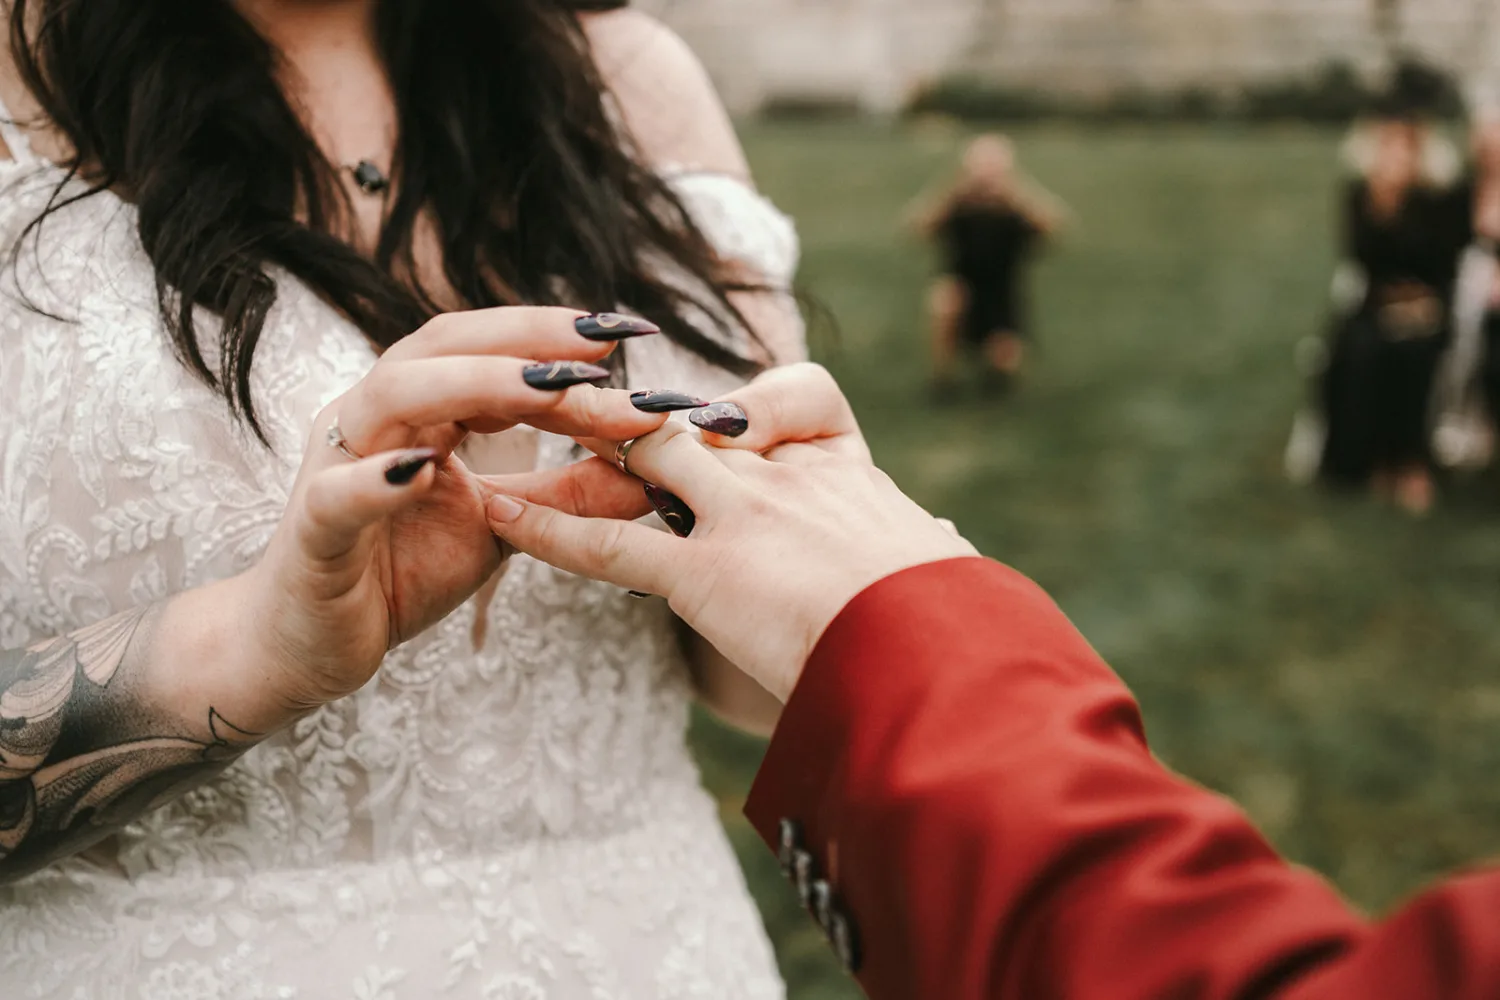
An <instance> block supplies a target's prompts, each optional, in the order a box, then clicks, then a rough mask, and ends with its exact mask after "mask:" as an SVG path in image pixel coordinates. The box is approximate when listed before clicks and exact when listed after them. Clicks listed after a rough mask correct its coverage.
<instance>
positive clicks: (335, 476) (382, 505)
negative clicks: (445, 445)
mask: <svg viewBox="0 0 1500 1000" xmlns="http://www.w3.org/2000/svg"><path fill="white" fill-rule="evenodd" d="M437 454H438V453H437V452H436V451H434V450H433V449H431V448H413V449H408V450H406V451H391V452H385V453H384V454H380V455H371V456H370V457H369V458H362V459H360V460H359V461H357V462H345V463H342V464H339V465H334V466H330V467H329V468H326V469H323V470H320V471H319V472H318V473H316V474H315V475H314V476H313V478H312V479H311V480H309V481H308V484H307V488H306V489H305V490H304V491H303V493H302V501H301V503H300V504H299V505H298V509H297V513H296V515H295V516H296V519H297V520H296V529H295V536H296V539H297V542H298V546H299V548H300V549H301V550H302V552H303V553H304V554H305V555H306V556H308V557H309V558H310V559H313V560H316V561H322V562H329V561H332V560H335V559H339V558H342V557H343V556H346V555H348V554H349V553H350V552H351V551H353V550H354V548H355V546H357V545H358V544H359V542H360V539H361V538H362V537H363V535H364V531H365V529H366V528H368V527H370V525H372V524H375V523H376V522H377V521H380V520H382V519H383V518H386V517H389V516H390V515H392V514H394V513H396V511H398V510H400V509H402V508H403V507H406V506H408V505H410V504H411V503H413V502H415V501H416V499H417V498H418V497H420V496H421V495H422V494H423V493H425V492H426V491H427V489H428V488H429V487H430V486H431V485H432V484H433V482H434V481H435V480H436V478H437V475H436V473H435V472H434V471H432V468H433V466H434V465H435V464H436V459H437Z"/></svg>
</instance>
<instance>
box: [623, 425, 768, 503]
mask: <svg viewBox="0 0 1500 1000" xmlns="http://www.w3.org/2000/svg"><path fill="white" fill-rule="evenodd" d="M625 468H626V471H627V472H629V473H630V474H631V475H632V476H635V477H636V478H638V479H644V480H645V481H646V482H648V483H653V484H655V485H657V486H660V487H663V488H664V489H667V490H670V491H671V492H672V493H675V494H676V495H677V496H678V497H680V498H681V499H682V500H683V501H685V502H686V503H687V505H688V506H689V507H691V508H692V509H693V511H694V513H697V514H700V515H703V514H705V513H706V512H707V511H709V510H711V509H713V508H715V507H717V506H720V505H722V504H724V503H725V502H727V498H729V497H731V496H733V495H735V494H736V493H738V492H739V491H740V490H742V489H743V488H744V486H743V484H742V483H741V482H740V478H739V476H737V475H735V474H734V473H733V472H731V471H730V470H729V469H728V468H727V467H725V465H724V463H723V462H720V461H719V460H718V459H717V458H715V457H714V455H713V452H712V451H711V450H710V449H708V448H705V447H704V446H703V443H702V442H701V441H699V440H698V437H697V435H695V434H691V433H689V432H688V431H686V430H684V429H683V428H682V427H681V426H679V425H677V424H667V425H666V426H664V427H662V428H660V429H659V430H655V431H652V432H651V433H650V434H646V435H644V436H642V437H638V438H636V439H635V441H634V442H633V443H632V444H631V446H630V450H629V452H628V453H627V454H626V456H625Z"/></svg>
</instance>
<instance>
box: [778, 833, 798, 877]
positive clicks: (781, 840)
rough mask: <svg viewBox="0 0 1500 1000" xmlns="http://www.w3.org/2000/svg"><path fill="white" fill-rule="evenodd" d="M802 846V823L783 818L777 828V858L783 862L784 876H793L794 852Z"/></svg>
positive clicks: (782, 871) (782, 873)
mask: <svg viewBox="0 0 1500 1000" xmlns="http://www.w3.org/2000/svg"><path fill="white" fill-rule="evenodd" d="M801 846H802V824H800V823H798V822H797V821H796V820H794V819H783V820H782V821H781V823H780V825H779V827H778V830H777V845H776V860H777V861H780V862H781V875H782V877H783V878H791V877H792V853H793V852H794V851H796V850H797V848H799V847H801Z"/></svg>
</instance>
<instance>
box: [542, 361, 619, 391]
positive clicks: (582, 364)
mask: <svg viewBox="0 0 1500 1000" xmlns="http://www.w3.org/2000/svg"><path fill="white" fill-rule="evenodd" d="M521 377H522V378H524V379H525V380H526V384H527V385H529V386H531V387H532V388H533V389H567V388H569V387H571V386H575V385H583V384H584V383H585V382H596V383H597V382H607V381H609V369H608V368H600V367H599V366H598V365H591V364H589V363H588V362H586V361H543V362H540V363H538V364H534V365H527V366H526V370H525V371H523V372H522V373H521Z"/></svg>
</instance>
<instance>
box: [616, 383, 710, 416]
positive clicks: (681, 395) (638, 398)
mask: <svg viewBox="0 0 1500 1000" xmlns="http://www.w3.org/2000/svg"><path fill="white" fill-rule="evenodd" d="M630 405H631V406H633V407H635V408H636V409H637V410H640V411H641V412H642V413H672V412H674V411H676V410H695V409H697V408H698V407H700V406H707V405H708V400H706V399H699V398H698V397H697V396H689V395H688V394H687V393H685V392H678V391H677V390H676V389H642V390H641V391H639V392H632V393H631V394H630Z"/></svg>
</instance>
